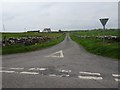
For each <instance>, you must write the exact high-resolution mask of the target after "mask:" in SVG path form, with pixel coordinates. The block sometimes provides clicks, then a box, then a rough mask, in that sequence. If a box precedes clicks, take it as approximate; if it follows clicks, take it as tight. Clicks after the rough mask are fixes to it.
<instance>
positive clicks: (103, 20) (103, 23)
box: [100, 18, 109, 44]
mask: <svg viewBox="0 0 120 90" xmlns="http://www.w3.org/2000/svg"><path fill="white" fill-rule="evenodd" d="M108 20H109V18H103V19H100V22H101V23H102V25H103V44H104V43H105V36H104V31H105V25H106V23H107V21H108Z"/></svg>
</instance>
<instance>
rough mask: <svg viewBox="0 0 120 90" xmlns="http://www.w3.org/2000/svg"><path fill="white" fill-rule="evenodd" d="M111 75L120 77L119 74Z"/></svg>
mask: <svg viewBox="0 0 120 90" xmlns="http://www.w3.org/2000/svg"><path fill="white" fill-rule="evenodd" d="M112 76H114V77H120V75H118V74H112Z"/></svg>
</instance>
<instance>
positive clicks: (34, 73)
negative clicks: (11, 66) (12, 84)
mask: <svg viewBox="0 0 120 90" xmlns="http://www.w3.org/2000/svg"><path fill="white" fill-rule="evenodd" d="M20 74H33V75H36V74H39V73H37V72H20Z"/></svg>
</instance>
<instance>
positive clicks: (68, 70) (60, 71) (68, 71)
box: [59, 70, 71, 72]
mask: <svg viewBox="0 0 120 90" xmlns="http://www.w3.org/2000/svg"><path fill="white" fill-rule="evenodd" d="M59 71H60V72H71V70H59Z"/></svg>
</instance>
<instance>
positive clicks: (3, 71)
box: [0, 70, 15, 73]
mask: <svg viewBox="0 0 120 90" xmlns="http://www.w3.org/2000/svg"><path fill="white" fill-rule="evenodd" d="M0 72H2V73H14V72H15V71H6V70H2V71H0Z"/></svg>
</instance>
